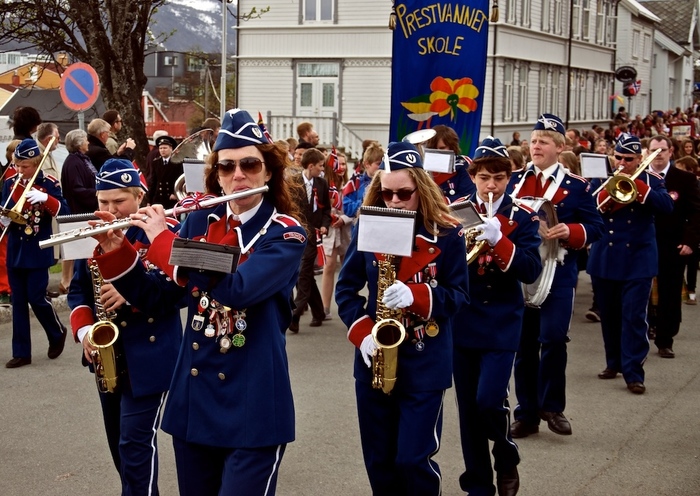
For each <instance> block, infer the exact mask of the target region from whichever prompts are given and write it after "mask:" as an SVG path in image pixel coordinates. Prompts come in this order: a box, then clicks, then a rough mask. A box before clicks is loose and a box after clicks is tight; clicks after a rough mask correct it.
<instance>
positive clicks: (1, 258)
mask: <svg viewBox="0 0 700 496" xmlns="http://www.w3.org/2000/svg"><path fill="white" fill-rule="evenodd" d="M0 235H2V230H1V229H0ZM696 268H697V264H696ZM0 294H10V281H9V280H8V279H7V236H4V237H3V238H2V241H0Z"/></svg>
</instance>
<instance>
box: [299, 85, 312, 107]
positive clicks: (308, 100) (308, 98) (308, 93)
mask: <svg viewBox="0 0 700 496" xmlns="http://www.w3.org/2000/svg"><path fill="white" fill-rule="evenodd" d="M313 90H314V86H313V84H311V83H301V106H302V107H310V106H311V104H312V101H313Z"/></svg>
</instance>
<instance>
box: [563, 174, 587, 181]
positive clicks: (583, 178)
mask: <svg viewBox="0 0 700 496" xmlns="http://www.w3.org/2000/svg"><path fill="white" fill-rule="evenodd" d="M566 174H567V175H568V176H571V177H573V178H574V179H578V180H579V181H581V182H582V183H588V179H586V178H585V177H582V176H577V175H576V174H574V173H573V172H567V173H566Z"/></svg>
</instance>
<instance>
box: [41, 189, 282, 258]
mask: <svg viewBox="0 0 700 496" xmlns="http://www.w3.org/2000/svg"><path fill="white" fill-rule="evenodd" d="M269 189H270V188H269V187H268V186H260V187H259V188H252V189H248V190H246V191H239V192H238V193H231V194H230V195H224V196H217V197H216V198H211V199H209V200H204V201H202V202H199V203H194V204H193V205H190V206H187V207H175V208H171V209H168V210H166V211H165V212H164V214H165V215H166V217H167V216H173V217H177V216H179V215H181V214H186V213H189V212H194V211H195V210H201V209H204V208H209V207H213V206H214V205H218V204H220V203H226V202H229V201H233V200H240V199H241V198H246V197H248V196H253V195H258V194H263V193H266V192H267V191H268V190H269ZM130 226H131V222H130V219H129V218H125V219H117V220H115V221H112V222H106V223H103V224H98V225H96V226H94V227H82V228H80V229H73V230H72V231H65V232H62V233H58V234H54V235H52V236H51V237H50V238H49V239H45V240H44V241H39V248H49V247H51V246H55V245H61V244H63V243H69V242H71V241H77V240H79V239H83V238H89V237H92V236H95V235H96V234H102V233H106V232H108V231H109V230H110V229H127V228H128V227H130Z"/></svg>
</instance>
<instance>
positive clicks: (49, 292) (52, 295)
mask: <svg viewBox="0 0 700 496" xmlns="http://www.w3.org/2000/svg"><path fill="white" fill-rule="evenodd" d="M46 296H48V297H49V298H51V299H53V298H58V291H53V290H50V289H47V290H46Z"/></svg>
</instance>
